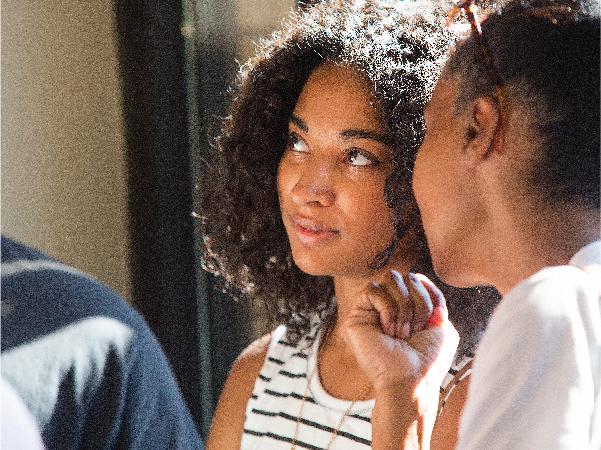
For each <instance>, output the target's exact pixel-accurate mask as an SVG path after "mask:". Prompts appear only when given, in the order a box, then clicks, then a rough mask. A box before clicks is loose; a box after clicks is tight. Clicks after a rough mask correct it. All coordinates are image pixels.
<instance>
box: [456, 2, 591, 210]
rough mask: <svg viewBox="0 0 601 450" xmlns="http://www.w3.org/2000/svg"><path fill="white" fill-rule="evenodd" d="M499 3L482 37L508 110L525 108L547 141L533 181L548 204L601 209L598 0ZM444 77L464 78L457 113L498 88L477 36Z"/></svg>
mask: <svg viewBox="0 0 601 450" xmlns="http://www.w3.org/2000/svg"><path fill="white" fill-rule="evenodd" d="M495 5H496V10H495V11H494V12H492V13H490V14H489V15H488V18H487V19H486V20H485V21H484V22H483V24H482V35H483V42H484V44H485V45H486V46H487V48H488V50H489V53H490V55H491V59H492V62H493V66H494V68H495V70H496V71H497V75H498V76H499V78H500V80H501V82H502V84H503V85H504V89H505V92H506V95H507V101H508V105H509V108H511V105H512V104H519V105H520V106H521V107H523V108H524V110H525V111H526V114H528V118H529V121H530V123H532V124H533V125H534V127H533V128H534V130H533V131H534V132H535V135H536V136H537V137H538V138H540V139H538V141H539V142H540V143H541V149H540V152H539V158H538V159H537V160H536V162H535V164H534V165H533V167H532V169H531V172H530V174H529V179H528V182H529V186H531V187H532V188H534V192H536V193H538V194H539V195H538V197H539V198H542V199H543V201H544V202H545V203H547V204H549V205H556V204H566V203H572V204H577V205H583V206H586V207H592V208H599V202H600V199H599V195H600V187H599V178H600V173H599V168H600V161H599V150H600V149H599V145H600V142H599V128H600V121H599V107H600V105H599V97H600V92H599V85H600V75H599V53H600V49H599V41H600V36H599V29H600V26H599V2H598V1H588V0H511V1H508V2H506V3H505V4H503V2H501V6H500V7H499V2H496V3H495ZM444 75H445V76H447V75H452V76H453V77H454V79H455V80H457V82H458V84H459V86H458V91H459V94H458V102H457V105H456V106H457V109H458V111H461V110H463V109H464V108H465V107H466V106H467V104H468V103H470V102H472V101H473V100H475V99H476V98H478V97H482V96H492V95H493V93H494V92H495V87H496V86H495V82H494V80H493V79H492V78H493V77H492V76H490V73H489V72H488V71H487V67H486V65H485V63H484V58H483V56H482V53H481V48H480V47H479V46H478V43H477V41H476V39H475V36H474V35H471V36H470V37H469V38H467V39H465V40H464V41H462V42H461V43H459V44H458V45H457V46H456V48H455V49H454V51H453V52H452V53H451V55H450V57H449V59H448V61H447V64H446V66H445V69H444Z"/></svg>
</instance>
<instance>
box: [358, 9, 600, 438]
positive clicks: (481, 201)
mask: <svg viewBox="0 0 601 450" xmlns="http://www.w3.org/2000/svg"><path fill="white" fill-rule="evenodd" d="M463 6H465V7H466V12H467V15H468V17H470V15H471V17H470V20H471V21H472V24H473V29H474V31H472V33H471V34H470V36H469V37H467V38H466V39H464V40H463V41H461V42H460V43H459V44H457V45H456V47H455V48H454V50H453V51H452V52H451V54H450V57H449V59H448V61H447V63H446V65H445V67H444V69H443V71H442V74H441V77H440V79H439V81H438V83H437V86H436V88H435V90H434V93H433V95H432V99H431V101H430V102H429V104H428V106H427V108H426V111H425V119H426V130H427V131H426V134H425V138H424V141H423V143H422V145H421V147H420V150H419V151H418V154H417V159H416V163H415V170H414V174H413V187H414V192H415V196H416V199H417V202H418V205H419V208H420V212H421V216H422V220H423V224H424V229H425V232H426V237H427V240H428V244H429V247H430V251H431V254H432V260H433V263H434V267H435V269H436V271H437V273H438V274H439V275H440V277H441V278H442V279H443V280H445V281H447V282H449V283H451V284H452V285H455V286H472V285H475V284H491V285H494V286H495V287H497V288H498V289H499V291H500V292H501V293H502V294H503V299H502V300H501V302H500V304H499V305H498V306H497V308H496V310H495V312H494V313H493V316H492V318H491V321H490V323H489V325H488V327H487V330H486V332H485V335H484V337H483V339H482V341H481V343H480V345H479V347H478V349H477V352H476V357H475V361H474V365H473V374H472V381H471V384H470V388H469V393H468V400H467V404H466V408H465V412H464V414H463V416H462V420H461V428H460V437H459V442H458V446H457V448H460V449H470V450H471V449H545V450H546V449H591V450H592V449H599V448H601V240H600V204H599V203H600V199H599V195H600V183H599V167H600V161H599V150H600V149H599V145H600V143H599V129H600V121H599V97H600V92H599V84H600V74H599V71H600V68H599V54H600V48H599V42H600V32H599V30H600V22H599V3H598V2H597V1H587V0H582V1H580V0H573V1H572V0H558V1H554V0H519V1H517V0H511V1H508V2H504V3H502V4H501V5H497V7H498V9H496V10H495V11H494V12H492V13H491V14H490V15H488V18H487V19H486V20H485V21H484V22H483V23H482V26H481V29H480V28H479V24H478V23H476V22H475V19H476V17H475V16H474V15H473V14H474V9H473V5H470V4H469V3H467V4H465V5H463ZM351 325H352V326H350V327H349V328H348V329H347V335H348V338H349V339H350V340H351V341H353V342H354V344H355V348H362V347H363V351H364V352H371V355H372V363H373V362H374V361H378V363H377V364H372V375H373V376H375V374H378V373H381V372H382V367H385V366H386V367H390V366H391V362H390V361H391V360H393V359H392V358H393V355H394V356H395V357H396V360H397V361H398V360H399V358H398V355H397V353H398V351H401V352H403V353H404V354H405V357H406V358H407V359H406V361H407V360H408V361H409V362H410V363H411V364H410V366H411V367H412V368H413V372H411V371H407V367H400V366H399V365H397V366H395V369H393V370H390V371H389V372H388V374H387V377H388V379H389V380H390V382H391V384H393V383H394V378H393V377H394V376H395V374H396V375H397V380H398V379H400V378H399V377H398V373H399V372H400V373H403V374H405V375H408V376H406V377H405V378H404V386H405V389H406V395H408V396H412V398H413V399H420V398H422V399H425V398H426V397H427V396H424V395H422V394H423V392H425V391H428V389H425V388H424V386H425V384H424V382H423V380H427V374H428V372H429V371H430V370H435V368H436V366H437V364H438V362H437V361H439V358H440V357H442V356H441V355H442V354H443V353H444V351H448V348H450V347H447V348H446V350H444V351H443V350H441V347H444V343H445V341H446V340H447V339H448V338H449V337H450V338H451V339H452V338H453V333H452V327H451V326H450V324H449V323H448V321H447V320H446V318H445V317H444V314H439V315H438V318H437V320H435V324H434V326H432V327H431V328H430V329H428V330H426V331H425V332H424V333H425V335H423V336H421V341H419V342H418V341H417V340H413V341H412V340H409V341H402V342H397V343H396V345H395V346H394V347H392V346H391V348H389V349H383V348H382V347H381V346H380V347H378V346H377V341H375V340H374V339H373V335H374V334H376V335H377V334H378V329H377V327H376V326H374V325H373V324H369V323H363V324H359V325H357V324H351ZM361 326H362V327H364V328H361ZM365 327H368V329H369V330H370V332H371V333H372V335H371V336H372V338H371V339H367V338H366V333H364V332H363V330H364V329H365ZM379 334H380V335H381V334H382V333H381V331H380V332H379ZM425 341H427V342H425ZM394 349H396V351H397V353H395V350H394ZM395 371H396V372H395ZM424 374H425V375H424ZM415 404H416V405H417V406H419V405H420V400H416V402H415ZM422 407H423V405H422ZM406 414H408V413H407V411H405V412H402V411H394V409H393V408H390V409H389V416H388V419H389V422H388V429H387V427H382V428H381V429H380V430H378V431H377V432H378V433H382V434H384V435H387V436H390V433H389V428H390V427H392V426H395V425H396V429H397V433H396V436H395V437H394V439H396V443H394V442H393V441H392V440H389V441H388V444H390V445H391V446H392V447H381V448H402V446H403V445H405V443H406V441H404V440H405V439H409V438H408V436H409V434H408V432H407V429H405V430H404V431H403V427H401V426H399V424H403V423H406V422H407V419H406V418H405V419H404V418H403V417H405V415H406ZM422 432H423V433H422V434H424V435H427V434H428V430H427V429H424V430H422ZM375 433H376V430H374V434H375Z"/></svg>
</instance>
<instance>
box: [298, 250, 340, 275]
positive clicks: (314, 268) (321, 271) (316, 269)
mask: <svg viewBox="0 0 601 450" xmlns="http://www.w3.org/2000/svg"><path fill="white" fill-rule="evenodd" d="M292 259H293V260H294V264H295V265H296V267H298V268H299V269H300V270H301V272H304V273H306V274H307V275H313V276H322V277H323V276H330V275H331V274H332V271H331V270H328V268H327V267H325V265H324V264H323V261H316V260H315V259H314V258H309V257H307V256H305V255H303V256H295V255H294V254H293V255H292Z"/></svg>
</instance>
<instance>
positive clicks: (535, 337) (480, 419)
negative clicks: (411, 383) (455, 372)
mask: <svg viewBox="0 0 601 450" xmlns="http://www.w3.org/2000/svg"><path fill="white" fill-rule="evenodd" d="M457 448H459V449H461V450H464V449H468V450H472V449H486V450H494V449H512V450H521V449H524V450H526V449H528V450H532V449H544V450H553V449H574V450H586V449H589V450H599V449H601V241H596V242H593V243H592V244H589V245H587V246H586V247H584V248H582V249H581V250H580V251H579V252H578V253H577V254H576V255H575V256H574V257H573V258H572V260H571V261H570V264H569V265H568V266H557V267H549V268H545V269H543V270H541V271H540V272H538V273H536V274H535V275H533V276H531V277H530V278H528V279H526V280H524V281H523V282H521V283H520V284H518V285H517V286H516V287H515V288H514V289H512V290H511V291H510V292H509V293H508V294H507V296H506V297H505V298H504V299H503V300H502V301H501V303H500V304H499V306H498V307H497V309H496V310H495V312H494V314H493V316H492V318H491V320H490V323H489V325H488V328H487V330H486V332H485V334H484V336H483V338H482V341H481V343H480V346H479V348H478V351H477V353H476V358H475V360H474V364H473V374H472V377H471V382H470V387H469V392H468V400H467V404H466V406H465V410H464V413H463V416H462V420H461V426H460V433H459V444H458V446H457Z"/></svg>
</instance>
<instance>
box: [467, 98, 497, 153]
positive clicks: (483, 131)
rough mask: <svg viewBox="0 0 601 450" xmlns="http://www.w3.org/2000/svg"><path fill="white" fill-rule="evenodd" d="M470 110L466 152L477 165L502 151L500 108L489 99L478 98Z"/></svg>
mask: <svg viewBox="0 0 601 450" xmlns="http://www.w3.org/2000/svg"><path fill="white" fill-rule="evenodd" d="M469 108H470V109H469V111H468V113H469V117H468V121H467V128H466V132H465V141H464V151H465V153H466V154H467V156H468V157H469V159H470V160H472V161H473V162H474V163H477V162H479V161H483V160H486V159H488V158H489V157H490V156H491V155H492V154H493V152H495V151H499V150H500V149H501V141H500V137H501V136H500V133H499V131H500V130H499V124H500V123H499V119H500V115H499V108H498V105H497V103H496V102H495V101H494V100H493V99H491V98H488V97H478V98H477V99H476V100H474V101H473V102H472V103H471V106H470V107H469Z"/></svg>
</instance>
